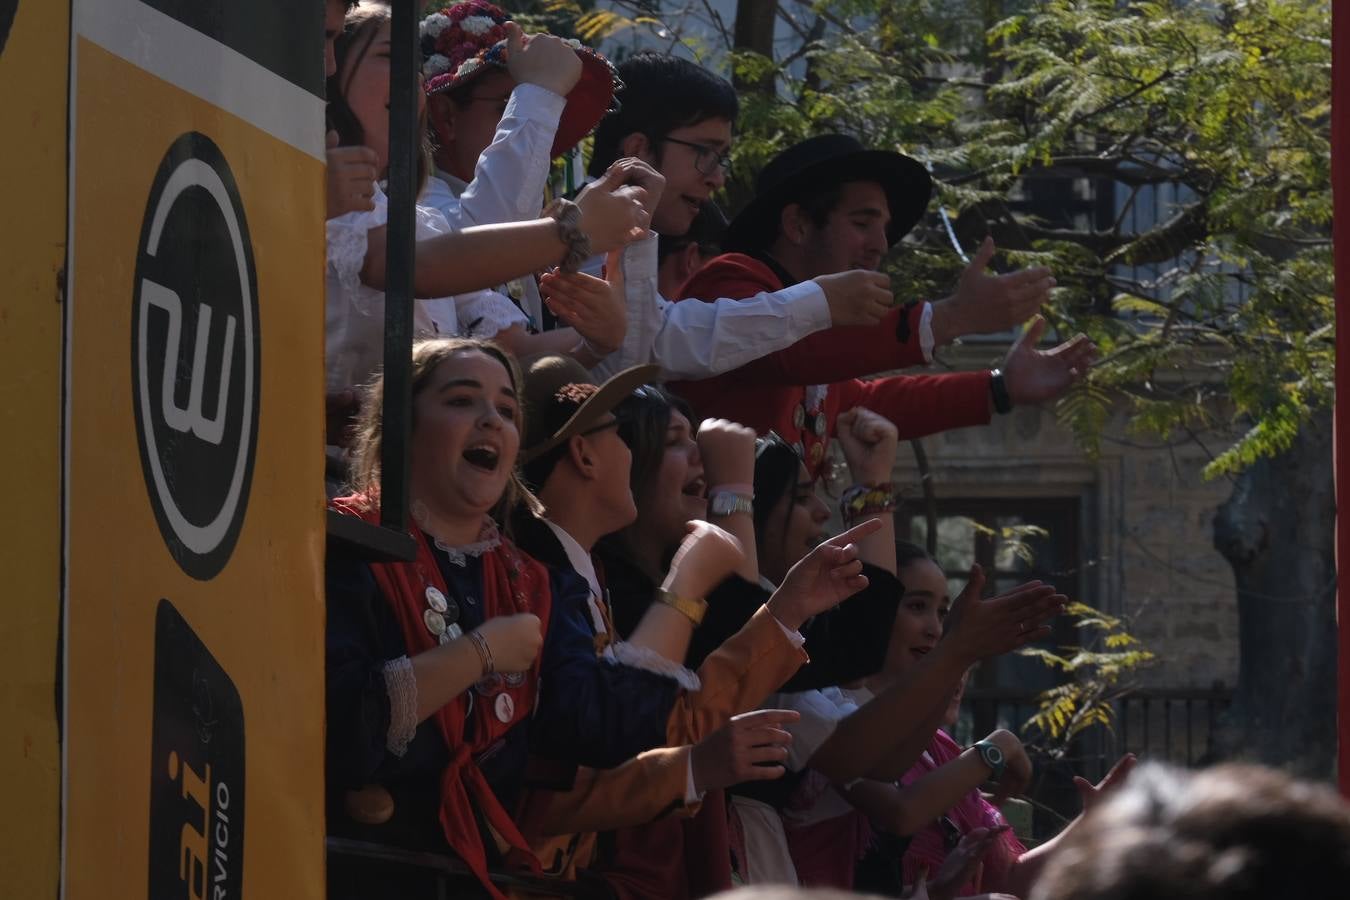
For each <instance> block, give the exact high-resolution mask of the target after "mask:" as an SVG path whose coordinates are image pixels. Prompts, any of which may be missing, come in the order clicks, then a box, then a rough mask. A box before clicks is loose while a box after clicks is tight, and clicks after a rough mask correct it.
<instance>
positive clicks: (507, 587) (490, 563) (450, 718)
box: [332, 496, 552, 900]
mask: <svg viewBox="0 0 1350 900" xmlns="http://www.w3.org/2000/svg"><path fill="white" fill-rule="evenodd" d="M332 505H333V507H334V508H335V509H337V510H338V511H339V512H342V513H345V514H346V515H349V516H357V517H359V518H362V519H365V520H366V521H367V522H371V523H372V524H375V523H378V521H379V514H380V511H379V507H378V506H371V505H370V504H369V503H368V502H367V500H366V498H365V497H361V496H355V497H341V498H338V499H336V500H334V501H333V504H332ZM412 536H413V538H414V539H415V540H416V541H417V559H416V560H414V561H413V562H410V563H372V564H371V566H370V569H371V572H372V573H374V575H375V581H376V583H377V584H379V586H380V592H381V593H382V594H384V598H385V600H386V601H387V602H388V603H389V607H390V609H392V610H393V611H394V615H395V616H396V617H397V618H398V621H399V625H400V627H401V628H402V629H403V640H404V643H405V644H406V645H407V647H408V655H409V656H410V657H411V656H416V655H417V654H419V653H424V652H426V651H428V650H431V649H434V648H435V647H436V646H438V643H439V642H438V639H437V637H436V636H435V635H433V634H432V633H431V632H430V631H428V630H427V627H426V623H425V621H424V620H423V618H422V616H423V613H424V611H425V610H426V608H427V597H426V591H427V588H428V587H435V588H436V589H437V590H439V591H441V592H442V593H443V594H447V595H448V593H449V591H448V590H447V589H446V585H445V580H444V579H443V578H442V577H441V570H440V568H439V566H437V564H436V558H435V556H434V555H433V554H432V551H431V546H430V545H429V544H428V543H427V540H426V537H425V535H423V534H422V531H421V529H418V528H414V529H412ZM482 559H483V597H482V602H483V618H484V621H486V620H487V619H491V618H493V617H495V616H509V615H514V614H516V613H526V612H528V613H534V614H535V615H536V616H538V617H539V622H540V626H541V627H542V628H543V629H544V631H545V633H547V630H548V616H549V609H550V605H551V600H552V591H551V588H550V586H549V577H548V570H547V569H545V568H544V566H543V565H542V564H541V563H539V562H537V561H535V560H534V559H531V558H530V557H529V556H526V555H525V554H524V553H522V552H521V551H520V550H518V549H516V547H515V546H514V545H513V544H511V543H510V542H509V541H508V540H506V538H504V537H503V538H502V542H501V545H500V546H499V547H497V548H496V549H494V550H490V551H488V552H486V553H484V554H483V556H482ZM539 665H540V659H539V657H536V658H535V661H534V665H532V666H531V667H530V671H529V672H528V673H526V677H525V678H523V679H521V680H520V683H519V684H518V685H512V684H510V683H509V682H507V681H505V680H504V679H503V678H502V676H501V675H494V676H491V677H490V678H486V679H484V680H483V681H481V682H479V683H478V684H477V685H475V686H474V687H473V688H472V689H470V691H466V692H465V693H464V694H462V695H460V696H459V697H456V698H455V699H454V700H452V701H451V702H449V703H447V704H446V705H445V706H443V707H441V708H440V710H438V711H437V712H436V713H435V714H434V715H435V718H436V722H437V724H438V725H439V726H440V729H441V736H442V737H443V738H444V739H445V745H446V747H448V748H449V749H450V762H449V764H448V765H446V767H445V771H444V772H443V773H441V827H442V828H443V829H444V831H445V839H446V841H447V842H448V843H449V844H450V846H451V847H452V848H453V849H454V851H455V853H456V854H458V855H459V857H460V859H462V860H463V861H464V863H465V864H466V865H467V866H468V867H469V868H470V869H471V870H472V871H473V873H474V874H475V875H477V876H478V880H479V881H480V882H482V884H483V887H484V888H486V889H487V891H488V892H489V893H490V894H492V896H493V897H497V898H501V900H505V895H504V894H502V893H501V892H500V891H498V890H497V888H496V887H494V886H493V884H492V882H491V881H490V880H489V878H488V868H487V852H486V850H485V848H484V846H483V836H482V834H481V833H480V832H479V830H478V822H477V820H476V819H475V817H474V808H475V807H476V808H477V809H478V810H479V811H481V812H482V814H483V817H484V818H485V819H486V820H487V823H488V824H489V825H490V826H491V827H492V829H493V831H495V832H496V833H497V835H498V836H500V837H501V839H502V840H503V841H505V842H506V843H507V845H508V847H507V851H506V854H505V855H506V858H507V861H508V863H509V864H511V865H513V866H515V865H518V866H521V867H527V868H530V869H532V870H534V871H536V872H537V871H538V861H537V860H536V859H535V857H534V854H533V853H531V852H530V848H529V843H528V842H527V841H526V840H525V838H524V837H522V836H521V834H520V830H519V829H518V828H517V827H516V823H515V822H513V821H512V820H511V816H510V814H509V813H507V811H506V810H505V809H504V808H503V807H502V805H501V803H500V802H498V800H497V796H496V794H494V793H493V792H492V788H491V787H490V786H489V785H488V783H487V779H486V778H484V777H483V773H482V772H481V771H480V770H479V768H478V765H477V763H476V762H475V761H474V760H475V758H476V757H477V756H478V755H479V754H480V753H482V752H483V751H485V750H487V749H488V748H489V747H491V746H492V745H493V744H494V743H495V742H496V741H497V740H498V739H499V738H501V737H502V736H503V735H505V734H506V732H507V731H509V730H510V729H511V728H512V727H513V726H514V725H516V724H517V723H519V722H521V721H524V720H525V719H527V718H529V716H530V714H531V712H532V711H533V709H534V701H535V695H536V691H537V687H538V684H539ZM471 693H476V694H477V695H478V696H477V698H476V702H474V703H473V710H472V712H471V713H469V715H472V716H473V719H474V728H473V736H472V738H471V739H467V740H466V738H465V731H466V728H465V723H466V718H467V717H466V705H467V704H468V703H469V698H470V694H471ZM500 694H506V695H508V696H509V697H510V699H511V702H512V703H513V704H514V712H515V714H514V715H513V716H512V717H511V721H509V722H502V721H500V720H499V719H498V718H497V715H496V702H495V701H496V700H497V697H498V696H499V695H500Z"/></svg>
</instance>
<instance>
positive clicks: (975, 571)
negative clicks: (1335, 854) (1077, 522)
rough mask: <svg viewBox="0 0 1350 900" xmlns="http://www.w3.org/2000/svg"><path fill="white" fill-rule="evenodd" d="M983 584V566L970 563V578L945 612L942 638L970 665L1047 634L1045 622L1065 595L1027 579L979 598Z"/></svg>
mask: <svg viewBox="0 0 1350 900" xmlns="http://www.w3.org/2000/svg"><path fill="white" fill-rule="evenodd" d="M984 583H985V576H984V569H983V568H981V567H980V566H979V565H973V566H971V567H970V580H969V581H968V582H966V587H965V589H964V590H962V591H961V593H960V594H959V595H958V596H957V598H956V602H954V603H953V604H952V609H951V612H950V613H948V615H947V635H946V637H944V638H943V640H944V641H951V642H952V643H953V644H955V645H956V650H957V652H959V653H961V654H962V655H963V656H964V657H965V658H966V660H967V661H968V662H969V663H971V664H974V663H976V662H978V661H980V660H982V659H987V658H989V657H991V656H998V655H1000V654H1002V653H1008V652H1011V651H1013V650H1016V649H1017V648H1018V647H1021V646H1023V645H1025V644H1029V643H1031V642H1032V641H1038V640H1040V639H1041V638H1044V637H1047V636H1049V634H1050V629H1049V628H1048V627H1047V626H1046V624H1045V623H1046V622H1048V621H1049V620H1050V619H1052V618H1054V617H1055V616H1057V615H1059V614H1060V613H1061V612H1063V611H1064V606H1065V604H1067V603H1068V598H1067V597H1065V596H1064V595H1063V594H1060V593H1057V592H1056V591H1055V589H1054V587H1052V586H1051V585H1048V584H1044V583H1042V582H1040V581H1028V582H1027V583H1026V584H1021V585H1018V586H1017V587H1015V588H1013V589H1012V590H1010V591H1006V592H1004V593H1002V594H999V595H997V596H995V597H990V598H989V599H988V600H982V599H980V594H981V593H983V591H984Z"/></svg>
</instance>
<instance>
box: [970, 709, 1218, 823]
mask: <svg viewBox="0 0 1350 900" xmlns="http://www.w3.org/2000/svg"><path fill="white" fill-rule="evenodd" d="M1232 702H1233V692H1232V691H1231V690H1229V689H1227V688H1224V687H1222V686H1215V687H1213V688H1209V689H1204V688H1201V689H1144V690H1138V691H1134V692H1132V693H1130V694H1128V695H1126V696H1124V697H1122V698H1121V699H1119V700H1117V701H1116V703H1115V717H1114V719H1113V722H1112V727H1111V728H1110V729H1107V728H1103V727H1100V726H1098V727H1093V728H1089V729H1088V730H1086V731H1085V732H1083V733H1082V734H1081V735H1079V736H1078V737H1077V738H1075V739H1074V740H1073V741H1072V742H1070V744H1069V745H1068V746H1067V747H1064V748H1062V749H1061V750H1060V752H1059V753H1057V755H1054V756H1051V755H1048V754H1045V753H1035V752H1034V747H1033V758H1034V761H1035V763H1036V775H1035V779H1034V781H1033V783H1032V785H1031V788H1030V789H1029V790H1028V792H1027V796H1028V798H1029V799H1030V800H1032V802H1033V805H1034V806H1035V807H1036V817H1035V833H1036V838H1037V839H1044V838H1047V837H1050V836H1051V835H1053V834H1055V833H1056V832H1057V831H1059V829H1060V828H1062V827H1063V825H1064V823H1065V822H1067V821H1068V820H1069V819H1071V818H1073V817H1074V816H1075V815H1077V814H1078V811H1079V800H1078V793H1077V790H1076V789H1075V788H1074V787H1073V776H1075V775H1081V776H1083V777H1084V778H1087V779H1088V780H1090V781H1094V782H1095V781H1098V780H1100V779H1101V777H1102V776H1103V775H1105V774H1106V773H1107V771H1108V770H1109V769H1110V768H1111V766H1112V765H1114V764H1115V762H1116V760H1118V759H1119V758H1120V757H1121V756H1123V755H1124V754H1126V753H1134V754H1135V755H1136V756H1138V757H1140V758H1141V759H1151V760H1157V761H1163V762H1170V763H1172V764H1173V765H1178V766H1186V767H1192V766H1200V765H1205V764H1207V763H1209V762H1211V761H1212V760H1213V759H1214V758H1215V755H1216V749H1215V748H1216V739H1217V735H1218V731H1219V727H1220V722H1221V719H1222V716H1223V714H1224V712H1225V711H1226V710H1227V709H1228V707H1229V706H1231V705H1232ZM964 709H965V715H964V716H963V717H962V721H961V722H960V723H959V724H958V727H957V735H956V736H957V738H958V739H959V740H961V741H963V742H965V741H972V740H977V739H979V738H981V737H984V736H985V735H986V734H988V733H989V732H991V731H993V730H995V729H997V728H1007V729H1008V730H1010V731H1012V732H1013V733H1014V734H1017V735H1018V736H1019V737H1021V738H1023V740H1026V741H1028V742H1029V743H1032V744H1036V743H1041V742H1039V741H1037V740H1036V738H1037V736H1036V735H1035V734H1024V733H1023V731H1022V726H1023V724H1024V723H1026V721H1027V720H1028V719H1030V718H1031V716H1032V715H1033V714H1034V713H1035V712H1036V709H1037V704H1036V697H1035V694H1032V693H1027V692H1026V691H1014V690H1000V689H987V688H984V689H976V688H972V689H970V690H968V691H967V692H966V698H965V705H964Z"/></svg>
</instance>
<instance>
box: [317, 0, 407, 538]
mask: <svg viewBox="0 0 1350 900" xmlns="http://www.w3.org/2000/svg"><path fill="white" fill-rule="evenodd" d="M390 12H391V17H392V21H391V22H390V25H389V28H390V59H389V221H388V226H387V230H386V234H387V242H386V244H385V263H384V279H385V284H384V407H383V409H382V411H381V416H382V419H383V423H382V436H381V443H380V488H379V490H380V524H379V526H374V525H370V524H368V523H367V522H364V521H362V520H360V519H356V518H353V517H351V516H345V515H342V514H341V513H337V512H334V511H332V510H329V511H328V540H329V541H330V542H331V543H335V544H338V545H341V546H343V547H344V549H346V550H347V551H348V552H355V553H358V554H360V555H361V556H363V557H365V558H367V559H375V560H386V561H388V560H411V559H412V558H413V557H414V556H415V555H416V544H415V543H414V542H413V539H412V537H411V536H410V535H409V534H408V441H409V436H410V434H411V426H412V334H413V280H414V279H413V274H414V264H415V259H416V249H417V248H416V236H417V233H416V224H415V223H416V216H415V214H414V208H415V204H416V202H417V163H418V154H419V152H420V148H421V144H422V136H421V134H420V130H421V129H420V128H419V127H418V117H417V106H418V103H417V100H418V97H417V93H418V91H420V90H421V87H420V86H419V84H418V81H417V68H418V60H419V54H420V50H419V49H418V4H414V3H411V2H401V3H394V4H392V6H391V11H390Z"/></svg>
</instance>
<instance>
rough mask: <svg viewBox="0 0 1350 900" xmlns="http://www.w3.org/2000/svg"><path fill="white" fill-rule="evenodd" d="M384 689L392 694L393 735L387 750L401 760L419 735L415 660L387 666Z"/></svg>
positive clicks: (386, 742) (403, 659)
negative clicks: (413, 665) (409, 745)
mask: <svg viewBox="0 0 1350 900" xmlns="http://www.w3.org/2000/svg"><path fill="white" fill-rule="evenodd" d="M384 688H385V690H386V691H388V692H389V734H388V735H386V737H385V740H384V746H385V749H386V750H388V751H389V752H390V753H392V754H394V755H395V756H399V757H401V756H403V754H405V753H407V752H408V744H410V743H412V739H413V735H415V734H417V680H416V679H415V678H413V668H412V660H411V659H408V657H406V656H400V657H399V658H398V659H392V660H390V661H389V662H387V663H385V664H384Z"/></svg>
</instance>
